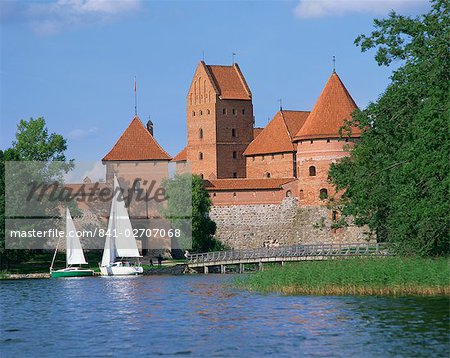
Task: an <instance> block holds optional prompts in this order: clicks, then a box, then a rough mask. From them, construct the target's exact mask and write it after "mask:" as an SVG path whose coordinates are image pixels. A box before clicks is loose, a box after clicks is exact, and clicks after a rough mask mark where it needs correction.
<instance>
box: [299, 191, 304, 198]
mask: <svg viewBox="0 0 450 358" xmlns="http://www.w3.org/2000/svg"><path fill="white" fill-rule="evenodd" d="M298 197H299V199H304V198H305V193H304V192H303V189H300V192H299V195H298Z"/></svg>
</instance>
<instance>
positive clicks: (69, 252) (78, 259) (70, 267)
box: [50, 208, 94, 277]
mask: <svg viewBox="0 0 450 358" xmlns="http://www.w3.org/2000/svg"><path fill="white" fill-rule="evenodd" d="M58 246H59V241H58V244H57V245H56V249H55V253H54V254H53V260H52V264H51V266H50V276H51V277H83V276H94V271H93V270H91V269H88V268H83V267H81V266H80V265H87V262H86V258H85V257H84V253H83V248H82V247H81V243H80V239H79V238H78V237H77V232H76V229H75V224H74V223H73V219H72V215H70V211H69V209H68V208H67V211H66V267H65V268H63V269H60V270H54V269H53V264H54V263H55V258H56V253H57V252H58Z"/></svg>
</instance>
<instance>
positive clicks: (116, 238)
mask: <svg viewBox="0 0 450 358" xmlns="http://www.w3.org/2000/svg"><path fill="white" fill-rule="evenodd" d="M119 195H120V196H121V191H120V186H119V182H118V180H117V178H116V176H114V197H113V199H112V202H111V210H110V214H109V221H108V231H107V233H108V234H109V235H108V236H106V239H105V247H104V249H103V257H102V262H101V264H100V271H101V273H102V275H104V276H126V275H139V274H142V273H143V268H142V266H141V265H140V263H139V257H141V255H140V254H139V250H138V247H137V244H136V238H135V237H134V234H133V227H132V226H131V221H130V217H129V216H128V211H127V208H126V206H125V201H124V200H123V198H122V200H119ZM128 258H137V263H136V264H130V263H129V262H128V261H127V259H128Z"/></svg>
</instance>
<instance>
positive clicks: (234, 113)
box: [233, 108, 236, 116]
mask: <svg viewBox="0 0 450 358" xmlns="http://www.w3.org/2000/svg"><path fill="white" fill-rule="evenodd" d="M235 115H236V109H234V108H233V116H235Z"/></svg>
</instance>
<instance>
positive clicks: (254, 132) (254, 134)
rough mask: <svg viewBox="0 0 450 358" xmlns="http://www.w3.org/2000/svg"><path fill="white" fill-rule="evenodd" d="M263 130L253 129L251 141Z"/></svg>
mask: <svg viewBox="0 0 450 358" xmlns="http://www.w3.org/2000/svg"><path fill="white" fill-rule="evenodd" d="M263 129H264V128H253V139H255V138H256V137H257V136H258V135H259V134H260V133H261V132H262V131H263Z"/></svg>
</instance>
